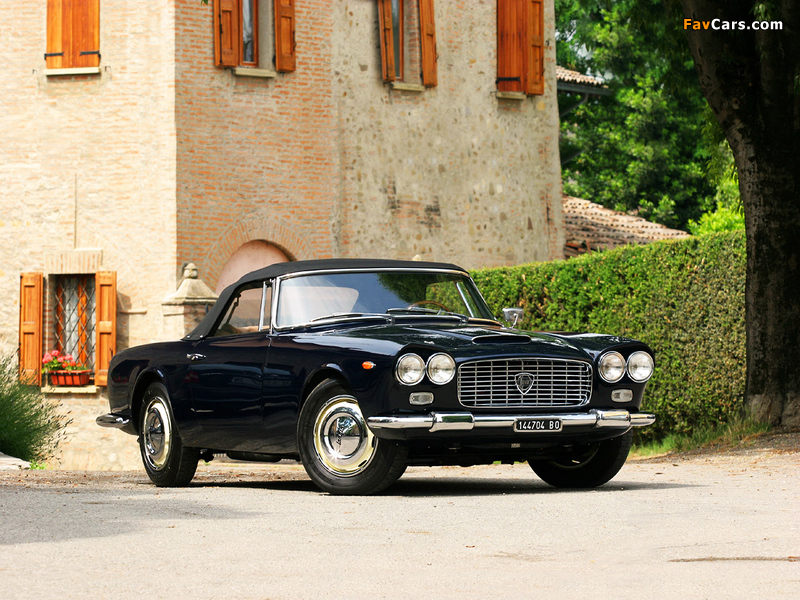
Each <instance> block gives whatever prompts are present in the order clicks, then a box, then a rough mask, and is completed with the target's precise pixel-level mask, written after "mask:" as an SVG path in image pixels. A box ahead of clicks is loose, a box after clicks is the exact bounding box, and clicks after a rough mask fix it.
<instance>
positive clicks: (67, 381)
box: [42, 350, 91, 386]
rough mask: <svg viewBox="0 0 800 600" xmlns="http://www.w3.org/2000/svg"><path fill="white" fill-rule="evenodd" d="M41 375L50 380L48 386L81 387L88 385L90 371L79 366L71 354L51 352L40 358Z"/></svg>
mask: <svg viewBox="0 0 800 600" xmlns="http://www.w3.org/2000/svg"><path fill="white" fill-rule="evenodd" d="M42 373H45V374H47V375H48V376H49V378H50V385H69V386H81V385H88V384H89V376H90V374H91V370H89V369H87V368H86V367H85V366H84V365H79V364H77V363H76V362H75V359H74V358H73V357H72V355H71V354H61V353H60V352H59V351H58V350H51V351H50V352H48V353H47V354H45V355H44V356H43V357H42Z"/></svg>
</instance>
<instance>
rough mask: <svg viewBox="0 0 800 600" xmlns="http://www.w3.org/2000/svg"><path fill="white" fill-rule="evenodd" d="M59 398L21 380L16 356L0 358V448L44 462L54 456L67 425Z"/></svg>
mask: <svg viewBox="0 0 800 600" xmlns="http://www.w3.org/2000/svg"><path fill="white" fill-rule="evenodd" d="M58 407H59V404H58V403H57V402H52V401H48V400H46V399H45V397H44V395H43V394H42V391H41V389H40V388H39V387H38V386H33V385H25V384H23V383H20V381H19V375H18V370H17V366H16V360H15V359H13V358H11V357H3V358H0V452H2V453H3V454H8V455H10V456H15V457H17V458H21V459H23V460H29V461H37V462H41V461H44V460H45V459H47V458H49V457H51V456H52V455H53V454H54V452H55V450H56V448H57V446H58V442H59V440H60V438H61V433H62V431H63V430H64V427H65V426H66V424H67V423H66V422H65V418H64V416H62V415H61V414H60V413H59V411H58Z"/></svg>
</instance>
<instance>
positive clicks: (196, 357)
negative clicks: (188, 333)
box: [186, 354, 206, 362]
mask: <svg viewBox="0 0 800 600" xmlns="http://www.w3.org/2000/svg"><path fill="white" fill-rule="evenodd" d="M186 358H188V359H189V360H191V361H192V362H194V361H196V360H205V358H206V355H205V354H187V355H186Z"/></svg>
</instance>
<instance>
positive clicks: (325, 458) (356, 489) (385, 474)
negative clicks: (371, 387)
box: [297, 379, 408, 495]
mask: <svg viewBox="0 0 800 600" xmlns="http://www.w3.org/2000/svg"><path fill="white" fill-rule="evenodd" d="M297 427H298V430H297V437H298V446H299V451H300V458H301V459H302V461H303V466H304V467H305V469H306V472H307V473H308V476H309V477H310V478H311V480H312V481H313V482H314V483H315V484H316V485H317V486H318V487H319V488H321V489H322V490H324V491H326V492H330V493H331V494H356V495H361V494H374V493H376V492H380V491H382V490H384V489H386V488H387V487H389V486H390V485H391V484H392V483H394V482H395V481H396V480H397V478H398V477H400V475H402V474H403V472H404V471H405V469H406V456H407V454H408V449H407V448H406V447H405V446H402V445H400V444H398V443H396V442H392V441H389V440H379V439H378V438H376V437H375V436H374V435H373V434H372V432H371V431H370V429H369V427H367V423H366V420H365V419H364V416H363V415H362V414H361V409H360V408H359V406H358V402H357V401H356V399H355V398H354V397H353V396H352V394H350V393H349V392H348V391H347V390H345V388H344V387H343V386H342V385H341V384H340V383H339V382H338V381H335V380H332V379H329V380H327V381H324V382H322V383H321V384H319V385H318V386H317V387H316V388H314V390H313V391H312V392H311V394H310V395H309V396H308V399H307V400H306V402H305V404H304V405H303V408H302V410H301V411H300V419H299V421H298V425H297Z"/></svg>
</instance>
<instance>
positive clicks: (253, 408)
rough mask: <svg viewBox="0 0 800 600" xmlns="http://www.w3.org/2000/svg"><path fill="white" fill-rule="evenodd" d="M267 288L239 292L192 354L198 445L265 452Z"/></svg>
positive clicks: (190, 376)
mask: <svg viewBox="0 0 800 600" xmlns="http://www.w3.org/2000/svg"><path fill="white" fill-rule="evenodd" d="M270 290H271V288H270V287H269V285H268V284H265V283H262V284H255V285H254V286H250V287H248V288H245V289H242V290H239V291H238V292H237V293H236V294H234V296H233V297H232V298H231V300H230V304H229V306H228V308H227V309H226V310H225V312H224V313H223V315H222V318H221V320H220V322H219V323H218V324H217V325H216V327H215V329H214V330H212V332H211V334H210V335H209V337H207V338H205V339H202V340H198V341H197V342H195V343H194V346H193V347H192V348H191V351H190V352H189V353H188V355H187V358H188V359H189V369H188V381H189V387H190V391H191V398H192V408H193V411H194V414H195V419H196V422H197V425H198V430H199V435H198V436H197V443H198V444H202V445H205V446H207V447H209V448H212V449H215V450H240V451H253V452H257V451H259V450H261V449H262V448H263V446H264V444H265V443H266V437H267V433H266V430H265V428H264V426H263V419H264V368H265V366H266V364H267V356H268V353H269V348H270V336H269V328H268V321H267V322H266V323H265V319H264V317H263V315H264V311H265V307H268V306H269V301H268V298H267V297H268V296H270V295H271V294H270V293H269V292H270ZM267 310H268V309H267Z"/></svg>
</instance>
